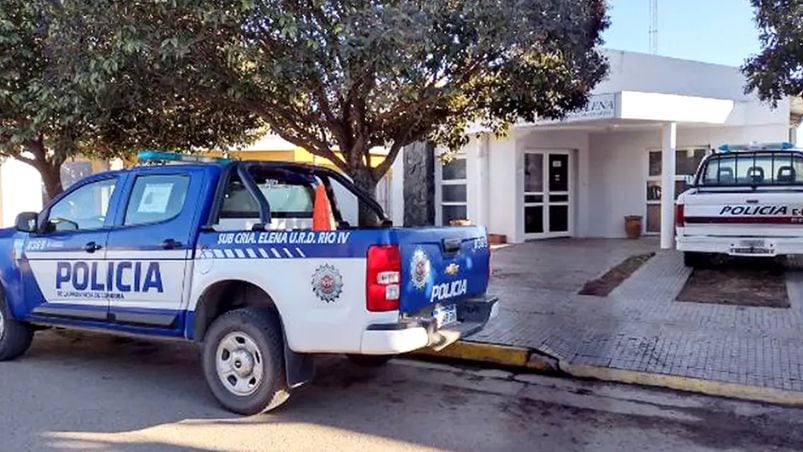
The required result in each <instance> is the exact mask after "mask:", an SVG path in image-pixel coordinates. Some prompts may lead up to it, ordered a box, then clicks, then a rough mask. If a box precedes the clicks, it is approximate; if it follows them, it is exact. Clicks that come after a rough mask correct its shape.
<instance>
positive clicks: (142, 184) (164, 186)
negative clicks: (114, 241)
mask: <svg viewBox="0 0 803 452" xmlns="http://www.w3.org/2000/svg"><path fill="white" fill-rule="evenodd" d="M189 185H190V177H189V176H188V175H180V174H170V175H168V174H153V175H147V176H137V179H136V180H135V181H134V188H133V189H132V190H131V196H130V197H129V199H128V207H127V208H126V211H125V220H124V222H123V224H124V225H126V226H133V225H138V224H146V223H157V222H160V221H165V220H169V219H171V218H173V217H175V216H177V215H178V214H179V213H181V209H182V208H183V207H184V202H185V201H186V199H187V189H188V187H189Z"/></svg>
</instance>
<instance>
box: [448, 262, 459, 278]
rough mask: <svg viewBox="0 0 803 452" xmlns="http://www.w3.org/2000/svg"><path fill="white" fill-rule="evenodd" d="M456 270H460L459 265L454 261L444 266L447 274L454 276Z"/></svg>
mask: <svg viewBox="0 0 803 452" xmlns="http://www.w3.org/2000/svg"><path fill="white" fill-rule="evenodd" d="M458 271H460V266H459V265H457V264H455V263H454V262H452V263H451V264H449V266H448V267H446V274H447V275H451V276H454V275H456V274H457V272H458Z"/></svg>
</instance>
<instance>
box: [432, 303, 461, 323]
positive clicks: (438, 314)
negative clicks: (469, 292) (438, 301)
mask: <svg viewBox="0 0 803 452" xmlns="http://www.w3.org/2000/svg"><path fill="white" fill-rule="evenodd" d="M432 317H433V318H435V324H436V325H437V326H438V328H441V327H444V326H449V325H451V324H453V323H457V306H456V305H453V304H450V305H447V306H439V307H437V308H435V309H434V310H433V311H432Z"/></svg>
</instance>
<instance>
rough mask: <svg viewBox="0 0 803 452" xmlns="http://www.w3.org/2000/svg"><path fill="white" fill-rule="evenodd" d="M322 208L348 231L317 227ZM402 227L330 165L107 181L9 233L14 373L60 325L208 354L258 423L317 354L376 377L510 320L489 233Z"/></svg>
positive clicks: (5, 300) (5, 251) (221, 393)
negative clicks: (420, 353) (355, 215)
mask: <svg viewBox="0 0 803 452" xmlns="http://www.w3.org/2000/svg"><path fill="white" fill-rule="evenodd" d="M146 157H147V158H146V160H154V159H155V160H162V161H164V160H179V161H180V160H186V158H181V157H178V156H177V155H174V154H169V153H151V154H149V155H148V156H146ZM349 197H351V198H354V200H352V201H351V202H352V203H353V205H356V202H357V201H359V202H363V203H365V205H367V206H368V208H370V209H372V210H373V211H374V213H375V215H376V216H377V217H378V218H379V220H380V223H381V224H379V225H377V226H375V227H365V228H355V227H352V226H351V224H354V223H349V222H348V221H347V219H346V218H345V216H346V215H347V213H346V212H345V210H346V209H345V208H341V205H340V203H339V201H340V200H342V201H343V204H344V205H345V204H346V203H347V202H346V199H347V198H349ZM322 200H323V201H322ZM355 200H356V201H355ZM322 202H325V203H326V204H327V205H326V209H324V210H321V211H319V208H320V207H321V206H320V204H321V203H322ZM352 207H353V206H352ZM320 212H326V214H327V215H328V216H329V218H331V220H332V223H331V224H332V225H334V227H332V228H327V229H325V230H316V229H313V227H312V226H313V216H315V215H318V214H319V213H320ZM383 220H384V221H383ZM387 224H388V222H387V220H386V219H385V217H384V214H383V213H382V211H381V208H380V207H379V206H378V204H376V202H374V201H373V200H372V199H370V198H369V197H367V196H366V195H365V194H364V193H362V192H360V191H359V190H358V189H356V188H355V187H354V186H353V185H352V184H351V183H350V182H349V181H348V179H346V178H344V177H343V176H342V175H340V174H339V173H337V172H334V171H331V170H327V169H324V168H321V167H317V166H310V165H301V164H295V163H277V162H242V161H227V160H220V161H217V162H214V163H186V162H181V163H179V164H175V165H150V166H138V167H134V168H132V169H130V170H123V171H113V172H106V173H102V174H97V175H94V176H91V177H89V178H87V179H84V180H82V181H80V182H78V183H77V184H75V185H74V186H72V187H70V189H69V190H68V191H67V192H65V193H63V194H62V195H61V196H59V197H58V198H56V199H54V200H53V201H52V202H51V203H50V204H49V205H48V206H47V207H45V209H44V210H43V211H42V212H41V213H38V214H36V213H23V214H20V216H19V217H18V220H17V226H16V228H14V229H5V230H2V231H0V283H2V300H0V360H8V359H13V358H15V357H17V356H19V355H20V354H22V353H24V352H25V350H26V349H27V348H28V347H29V345H30V343H31V340H32V336H33V332H34V331H35V330H36V329H39V328H41V327H43V326H44V327H46V326H59V327H66V328H83V329H87V328H88V329H93V330H99V331H107V332H114V333H122V334H134V335H142V336H160V337H172V338H177V339H183V340H190V341H196V342H198V343H200V344H201V345H202V346H201V348H202V362H203V368H204V373H205V377H206V379H207V382H208V384H209V387H210V389H211V391H212V393H213V394H214V395H215V396H216V398H217V399H218V400H219V401H220V403H221V404H222V405H223V406H225V407H226V408H228V409H230V410H232V411H235V412H238V413H243V414H252V413H258V412H263V411H267V410H270V409H273V408H275V407H277V406H279V405H281V404H282V403H283V402H284V401H285V400H286V399H287V398H288V397H289V394H290V390H291V389H292V388H294V387H296V386H299V385H300V384H303V383H304V382H306V381H308V380H309V379H310V378H311V377H312V369H313V366H312V361H311V354H316V353H345V354H348V355H350V356H351V357H352V358H353V359H355V360H356V361H358V362H362V363H374V364H376V363H381V362H383V361H385V360H387V359H389V357H391V356H393V355H396V354H400V353H405V352H409V351H412V350H416V349H420V348H423V347H435V348H439V347H444V346H446V345H448V344H450V343H452V342H454V341H455V340H457V339H458V338H460V337H464V336H466V335H468V334H471V333H474V332H476V331H478V330H480V329H481V328H482V327H483V326H484V325H485V323H486V322H487V320H488V319H489V318H490V317H491V316H493V315H494V314H495V312H496V308H497V306H496V300H495V299H492V298H490V297H487V296H486V295H485V292H486V289H487V286H488V277H489V256H490V254H489V249H488V242H487V239H486V233H485V230H484V229H483V228H481V227H472V226H468V227H448V228H421V229H412V228H411V229H404V228H394V227H391V226H388V225H387ZM317 229H320V228H317Z"/></svg>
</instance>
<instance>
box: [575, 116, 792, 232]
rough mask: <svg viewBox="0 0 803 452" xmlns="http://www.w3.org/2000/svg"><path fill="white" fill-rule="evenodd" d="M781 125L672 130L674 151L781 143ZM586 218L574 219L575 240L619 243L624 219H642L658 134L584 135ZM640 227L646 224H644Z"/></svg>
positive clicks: (658, 145) (783, 129) (653, 131)
mask: <svg viewBox="0 0 803 452" xmlns="http://www.w3.org/2000/svg"><path fill="white" fill-rule="evenodd" d="M787 131H788V128H787V127H784V126H783V125H774V126H755V127H705V128H702V127H685V128H684V127H683V126H679V127H678V148H685V147H694V146H710V147H711V148H716V147H718V146H719V145H721V144H724V143H746V142H750V141H764V142H777V141H783V140H784V139H785V136H786V134H787V133H788V132H787ZM589 142H590V144H589V146H590V152H589V167H590V168H589V173H588V178H589V181H588V185H589V187H590V189H589V191H588V194H589V204H588V206H587V208H588V215H587V216H586V217H585V218H584V217H583V216H582V215H578V223H581V224H582V223H585V224H583V225H582V226H579V227H578V228H577V236H578V237H624V236H625V233H624V217H625V215H642V216H645V217H646V210H647V207H646V182H647V153H648V151H649V150H658V149H660V148H661V130H660V128H658V127H655V128H654V129H645V130H637V131H623V132H595V133H591V134H590V135H589ZM645 221H646V220H645Z"/></svg>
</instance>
